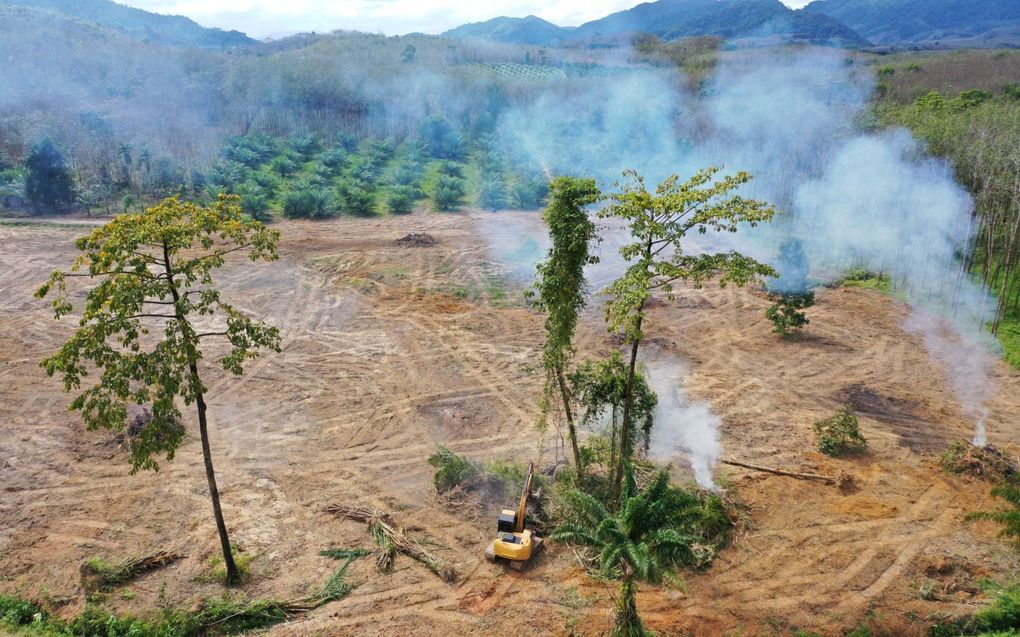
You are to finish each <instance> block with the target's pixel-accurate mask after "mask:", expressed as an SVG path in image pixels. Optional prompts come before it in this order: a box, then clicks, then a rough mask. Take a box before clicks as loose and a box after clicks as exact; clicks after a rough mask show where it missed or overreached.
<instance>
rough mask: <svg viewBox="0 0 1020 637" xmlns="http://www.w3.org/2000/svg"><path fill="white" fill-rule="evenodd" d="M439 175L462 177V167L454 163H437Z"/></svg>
mask: <svg viewBox="0 0 1020 637" xmlns="http://www.w3.org/2000/svg"><path fill="white" fill-rule="evenodd" d="M439 173H440V174H442V175H449V176H451V177H463V176H464V165H463V164H460V163H459V162H455V161H444V162H440V163H439Z"/></svg>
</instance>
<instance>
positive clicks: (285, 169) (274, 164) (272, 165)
mask: <svg viewBox="0 0 1020 637" xmlns="http://www.w3.org/2000/svg"><path fill="white" fill-rule="evenodd" d="M269 169H270V170H272V171H273V172H274V173H276V174H277V175H279V176H281V177H289V176H291V175H293V174H294V173H296V172H297V171H298V164H297V161H295V160H294V158H293V157H290V156H289V155H280V156H279V157H275V158H273V161H271V162H269Z"/></svg>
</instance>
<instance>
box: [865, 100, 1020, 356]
mask: <svg viewBox="0 0 1020 637" xmlns="http://www.w3.org/2000/svg"><path fill="white" fill-rule="evenodd" d="M879 116H880V119H881V120H882V122H883V123H885V124H893V125H900V126H906V127H907V128H909V129H910V130H911V131H912V132H913V133H914V134H915V135H916V136H918V137H920V138H921V139H923V140H925V141H926V142H927V144H928V150H929V152H931V153H933V154H935V155H939V156H943V157H946V158H948V159H949V160H950V161H951V162H952V163H953V166H954V167H955V170H956V176H957V178H958V179H959V180H960V182H961V183H962V184H963V185H964V186H966V188H967V189H968V190H969V191H970V193H971V194H972V196H973V197H974V203H975V211H974V233H973V237H974V245H973V250H972V251H971V253H970V254H968V255H961V256H962V257H963V258H965V259H966V266H967V268H968V270H969V271H971V272H972V273H974V275H975V276H977V277H979V278H980V280H981V282H982V283H983V284H984V285H985V286H986V287H987V288H988V289H989V290H990V291H991V292H992V293H993V294H994V295H995V297H996V299H997V302H996V311H995V316H994V317H993V319H992V323H991V325H990V329H991V330H992V332H993V333H997V334H999V335H1000V337H1002V338H1003V340H1004V341H1005V342H1006V343H1005V344H1006V345H1007V349H1014V348H1013V347H1012V346H1013V345H1014V344H1016V345H1020V268H1018V266H1020V84H1006V85H1004V86H1002V87H1001V88H1000V89H999V90H997V91H995V92H992V91H984V90H976V89H975V90H967V91H963V92H960V93H958V94H956V95H947V94H943V93H940V92H930V93H928V94H926V95H924V96H922V97H920V98H918V99H916V100H913V101H911V102H909V103H905V104H903V103H895V102H892V101H886V102H884V103H882V104H881V105H880V107H879ZM1014 339H1016V343H1014ZM1012 357H1013V359H1014V360H1013V362H1014V363H1020V354H1017V353H1016V352H1014V353H1013V354H1012Z"/></svg>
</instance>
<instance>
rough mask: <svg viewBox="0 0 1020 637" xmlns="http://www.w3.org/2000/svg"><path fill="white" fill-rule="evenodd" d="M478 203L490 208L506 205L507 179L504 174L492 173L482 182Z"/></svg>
mask: <svg viewBox="0 0 1020 637" xmlns="http://www.w3.org/2000/svg"><path fill="white" fill-rule="evenodd" d="M478 203H479V205H481V207H482V208H488V209H489V210H499V209H500V208H503V207H504V206H506V181H505V180H504V179H503V176H502V175H500V174H494V175H491V176H489V177H488V178H487V179H485V180H484V181H483V182H482V190H481V192H480V193H479V194H478Z"/></svg>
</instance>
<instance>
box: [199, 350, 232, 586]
mask: <svg viewBox="0 0 1020 637" xmlns="http://www.w3.org/2000/svg"><path fill="white" fill-rule="evenodd" d="M191 376H192V378H193V380H194V382H195V384H196V386H201V382H200V381H199V378H198V366H197V365H196V364H195V363H191ZM195 404H196V405H197V406H198V431H199V435H200V436H201V438H202V459H203V460H204V461H205V479H206V481H207V482H208V483H209V497H210V498H211V499H212V506H213V516H215V518H216V530H217V532H219V535H220V548H221V549H222V550H223V564H224V565H225V566H226V568H227V584H228V585H229V584H237V583H238V582H239V581H240V580H241V572H240V571H239V570H238V568H237V564H235V563H234V554H233V553H232V552H231V551H230V538H229V537H228V536H227V524H226V522H224V521H223V510H222V509H221V508H220V491H219V489H218V488H217V487H216V472H215V471H214V470H213V461H212V450H211V449H210V448H209V425H208V423H207V421H206V417H205V411H206V406H205V396H204V395H203V394H202V392H198V395H197V396H196V397H195Z"/></svg>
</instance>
